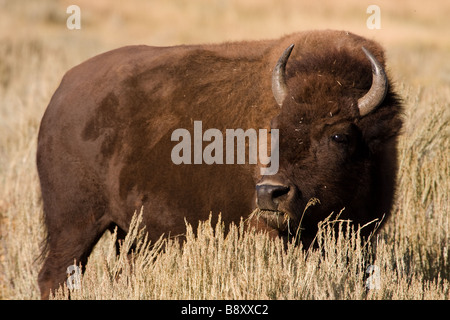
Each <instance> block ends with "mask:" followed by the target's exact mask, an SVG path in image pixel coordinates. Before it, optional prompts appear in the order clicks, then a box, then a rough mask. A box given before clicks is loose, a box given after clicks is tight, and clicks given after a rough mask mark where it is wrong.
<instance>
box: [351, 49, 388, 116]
mask: <svg viewBox="0 0 450 320" xmlns="http://www.w3.org/2000/svg"><path fill="white" fill-rule="evenodd" d="M362 50H363V51H364V54H365V55H366V56H367V58H368V59H369V61H370V64H371V65H372V86H371V87H370V89H369V91H368V92H367V93H366V94H365V95H364V96H363V97H362V98H360V99H359V100H358V108H359V114H360V115H361V117H364V116H365V115H367V114H369V113H371V112H372V111H374V110H375V109H376V108H377V107H378V106H379V105H380V104H381V103H383V100H384V98H385V97H386V93H387V91H388V80H387V77H386V73H385V72H384V69H383V66H382V65H381V63H380V62H379V61H378V60H377V59H376V58H375V56H374V55H373V54H372V53H371V52H370V51H369V50H367V49H366V48H364V47H362Z"/></svg>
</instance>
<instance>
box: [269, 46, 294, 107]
mask: <svg viewBox="0 0 450 320" xmlns="http://www.w3.org/2000/svg"><path fill="white" fill-rule="evenodd" d="M293 48H294V44H291V45H290V46H289V47H288V48H287V49H286V50H284V52H283V54H282V55H281V57H280V58H279V59H278V62H277V64H276V66H275V68H274V69H273V72H272V92H273V96H274V98H275V100H276V102H277V103H278V105H279V106H280V107H281V105H282V104H283V101H284V99H285V98H286V96H287V91H288V90H287V86H286V63H287V61H288V59H289V56H290V55H291V52H292V49H293Z"/></svg>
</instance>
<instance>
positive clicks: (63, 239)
mask: <svg viewBox="0 0 450 320" xmlns="http://www.w3.org/2000/svg"><path fill="white" fill-rule="evenodd" d="M107 227H108V225H106V224H101V223H96V224H91V225H89V224H88V223H86V225H84V226H83V225H74V226H70V225H69V226H66V227H65V228H64V230H61V232H58V233H53V234H50V233H49V235H48V237H49V239H48V255H47V257H46V259H45V261H44V265H43V267H42V269H41V271H40V272H39V278H38V282H39V288H40V290H41V299H48V297H49V295H50V292H52V291H54V290H56V289H58V288H59V286H60V285H61V284H63V283H64V281H66V279H67V276H68V274H67V268H68V267H69V266H71V265H74V264H75V263H76V264H77V265H79V264H81V265H82V271H84V268H85V265H86V263H87V259H88V257H89V254H90V253H91V251H92V249H93V247H94V246H95V244H96V243H97V241H98V240H99V239H100V237H101V236H102V234H103V233H104V231H105V230H106V229H107Z"/></svg>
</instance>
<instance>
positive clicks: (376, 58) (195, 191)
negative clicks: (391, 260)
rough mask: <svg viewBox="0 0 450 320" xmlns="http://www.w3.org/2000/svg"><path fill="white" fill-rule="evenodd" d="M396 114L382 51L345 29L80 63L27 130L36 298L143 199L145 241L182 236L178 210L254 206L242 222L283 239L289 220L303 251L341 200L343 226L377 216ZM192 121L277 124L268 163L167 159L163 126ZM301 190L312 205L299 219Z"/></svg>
mask: <svg viewBox="0 0 450 320" xmlns="http://www.w3.org/2000/svg"><path fill="white" fill-rule="evenodd" d="M286 48H287V49H286ZM400 113H401V104H400V100H399V98H398V97H397V95H396V94H395V93H394V91H393V86H392V83H391V82H389V81H388V77H387V76H386V74H385V71H384V54H383V50H382V48H381V47H380V46H379V45H378V44H377V43H375V42H373V41H370V40H367V39H364V38H362V37H359V36H357V35H354V34H351V33H348V32H344V31H330V30H328V31H308V32H301V33H296V34H292V35H288V36H285V37H283V38H281V39H276V40H266V41H254V42H237V43H224V44H217V45H196V46H195V45H192V46H176V47H165V48H158V47H148V46H130V47H124V48H120V49H117V50H113V51H110V52H106V53H104V54H101V55H99V56H96V57H94V58H91V59H89V60H87V61H86V62H84V63H82V64H80V65H79V66H77V67H75V68H73V69H71V70H69V71H68V72H67V73H66V75H65V76H64V78H63V79H62V81H61V84H60V86H59V88H58V89H57V90H56V92H55V94H54V95H53V97H52V99H51V101H50V103H49V106H48V108H47V110H46V112H45V114H44V116H43V119H42V122H41V127H40V132H39V137H38V150H37V167H38V172H39V178H40V184H41V190H42V199H43V203H44V214H45V225H46V228H47V237H46V243H45V250H44V251H43V253H42V254H43V256H45V261H44V265H43V267H42V270H41V271H40V273H39V286H40V289H41V295H42V298H47V297H48V296H49V293H50V292H51V290H54V289H56V288H57V287H58V286H59V285H60V284H61V283H63V282H64V280H65V278H66V269H67V267H68V266H70V265H72V264H73V263H74V260H76V261H77V262H79V263H81V264H82V265H85V264H86V262H87V258H88V256H89V254H90V252H91V250H92V248H93V247H94V245H95V244H96V242H97V241H98V239H99V238H100V237H101V235H102V234H103V233H104V232H105V231H106V230H108V229H109V230H111V229H112V228H114V227H116V226H117V227H118V230H119V235H120V236H121V237H124V236H125V234H126V232H127V230H128V228H129V224H130V220H131V216H132V215H133V213H134V212H135V211H136V210H139V209H140V208H141V207H143V225H145V227H146V230H147V231H148V233H149V238H150V240H152V241H156V240H157V239H158V238H159V237H160V235H161V234H162V233H164V234H171V235H176V234H183V233H184V232H185V218H186V220H187V221H188V222H190V223H192V224H196V223H197V221H198V220H206V219H207V218H208V216H209V213H210V212H211V211H212V212H213V213H214V214H215V215H217V214H218V213H219V212H221V213H222V219H223V221H224V222H225V223H231V222H239V221H240V218H241V216H247V215H248V214H250V213H251V212H253V211H254V210H255V209H256V208H259V209H260V210H261V214H259V215H258V216H252V217H250V218H249V219H248V222H249V225H250V226H255V227H256V228H257V229H258V230H267V231H268V232H269V233H270V234H272V235H274V236H281V237H284V238H287V237H289V233H290V232H291V231H290V227H291V226H295V228H297V227H298V226H299V225H300V221H301V228H302V232H301V238H300V240H301V241H302V242H303V243H304V244H305V245H306V246H307V245H309V243H310V242H311V239H313V238H314V236H315V233H316V230H317V224H318V223H319V222H320V221H322V220H323V219H324V218H326V217H327V216H328V215H329V214H330V213H331V212H333V211H334V212H339V211H340V210H341V209H342V208H344V207H345V210H344V211H343V213H342V215H341V217H342V218H345V219H349V220H351V221H353V223H355V225H364V224H365V223H367V222H369V221H372V220H374V219H380V218H381V217H382V216H383V215H388V214H389V211H390V208H391V205H392V201H393V197H394V191H395V190H394V186H395V175H396V171H397V163H396V144H397V142H396V140H397V135H398V133H399V131H400V129H401V124H402V123H401V118H400ZM194 120H198V121H202V124H203V126H204V127H205V128H216V129H218V130H220V131H221V132H222V134H225V131H226V129H227V128H242V129H243V130H247V129H255V130H258V129H267V130H269V129H271V128H272V129H277V130H278V133H279V149H278V150H279V165H278V167H279V170H278V171H277V173H276V174H274V175H271V176H260V170H259V169H261V168H260V166H261V164H256V165H255V164H250V163H248V162H247V163H246V164H223V165H215V164H213V165H207V164H201V165H195V164H179V165H177V164H174V163H173V162H172V161H171V150H172V148H173V147H174V145H175V143H176V142H173V141H171V134H172V132H173V131H174V130H176V129H178V128H192V126H193V121H194ZM191 134H192V132H191ZM235 151H236V150H235ZM235 153H236V152H235ZM311 199H318V200H319V201H320V203H319V202H317V203H316V204H315V205H314V206H311V207H310V208H308V213H307V214H305V215H303V211H304V209H305V206H307V204H308V201H310V200H311ZM287 223H289V224H290V225H289V228H288V227H287ZM294 230H295V229H294ZM366 230H367V229H366ZM367 232H370V230H367ZM363 235H367V233H365V234H363ZM119 238H120V237H119Z"/></svg>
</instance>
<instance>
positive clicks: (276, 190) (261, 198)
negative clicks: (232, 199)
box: [256, 184, 289, 210]
mask: <svg viewBox="0 0 450 320" xmlns="http://www.w3.org/2000/svg"><path fill="white" fill-rule="evenodd" d="M288 192H289V187H286V186H283V185H270V184H261V185H256V201H257V205H258V208H260V209H265V210H278V204H279V202H280V200H281V199H280V198H281V197H282V196H284V195H285V194H287V193H288Z"/></svg>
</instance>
